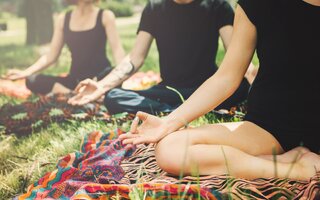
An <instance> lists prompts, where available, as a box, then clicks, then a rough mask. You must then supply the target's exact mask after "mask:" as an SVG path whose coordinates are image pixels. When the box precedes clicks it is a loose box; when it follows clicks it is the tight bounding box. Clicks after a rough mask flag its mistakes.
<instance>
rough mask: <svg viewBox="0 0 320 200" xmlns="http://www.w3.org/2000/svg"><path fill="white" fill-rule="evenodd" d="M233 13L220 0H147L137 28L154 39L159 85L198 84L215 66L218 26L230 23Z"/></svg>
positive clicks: (212, 71) (212, 72)
mask: <svg viewBox="0 0 320 200" xmlns="http://www.w3.org/2000/svg"><path fill="white" fill-rule="evenodd" d="M233 18H234V12H233V9H232V8H231V6H230V5H229V4H228V3H227V2H226V1H224V0H194V1H193V2H191V3H189V4H177V3H175V2H174V1H173V0H150V2H149V3H148V5H147V6H146V8H145V9H144V11H143V13H142V17H141V22H140V26H139V30H138V31H145V32H148V33H150V34H151V35H152V36H153V37H154V38H155V40H156V43H157V47H158V51H159V58H160V72H161V77H162V80H163V82H162V84H164V85H169V86H172V87H180V88H181V87H198V86H200V85H201V84H202V83H203V82H204V81H205V80H206V79H208V78H209V77H210V76H212V75H213V74H214V73H215V72H216V70H217V66H216V63H215V58H216V54H217V49H218V38H219V29H220V28H222V27H224V26H226V25H232V24H233Z"/></svg>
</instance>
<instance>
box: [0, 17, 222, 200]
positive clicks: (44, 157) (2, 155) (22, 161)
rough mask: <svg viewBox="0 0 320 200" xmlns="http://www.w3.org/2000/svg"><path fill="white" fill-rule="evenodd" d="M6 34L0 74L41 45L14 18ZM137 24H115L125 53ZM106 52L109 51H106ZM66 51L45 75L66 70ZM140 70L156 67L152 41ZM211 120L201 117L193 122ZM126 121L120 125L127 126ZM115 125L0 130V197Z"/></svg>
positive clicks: (29, 59)
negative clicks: (17, 132) (23, 132)
mask: <svg viewBox="0 0 320 200" xmlns="http://www.w3.org/2000/svg"><path fill="white" fill-rule="evenodd" d="M8 23H9V30H10V33H11V35H10V34H8V35H5V36H3V35H2V36H1V35H0V36H1V37H0V73H1V74H2V73H4V72H5V71H6V70H8V69H10V68H13V67H16V68H21V69H22V68H25V67H27V66H29V65H30V64H32V63H33V62H34V61H35V60H36V59H37V58H38V57H39V55H40V52H41V51H42V49H43V48H41V47H36V46H24V38H25V31H24V28H25V27H24V26H25V24H24V20H23V19H18V18H14V19H11V20H9V21H8ZM137 26H138V24H137V23H134V24H129V25H123V26H120V27H119V32H120V35H121V39H122V42H123V45H124V47H125V49H126V51H127V52H128V51H129V50H130V49H131V47H132V46H133V44H134V38H135V34H136V29H137ZM108 52H109V50H108ZM223 55H224V51H223V47H222V45H220V48H219V53H218V63H221V60H222V58H223ZM69 65H70V54H69V52H68V50H67V49H66V48H65V49H64V50H63V52H62V55H61V58H60V59H59V61H58V62H57V64H55V66H53V67H51V68H50V69H48V70H46V71H45V73H48V74H55V75H56V74H60V73H63V72H67V71H68V67H69ZM142 70H143V71H148V70H154V71H159V69H158V55H157V50H156V47H155V44H153V46H152V48H151V51H150V53H149V56H148V58H147V60H146V62H145V64H144V66H143V68H142ZM7 102H10V103H18V102H20V100H17V99H12V98H9V97H5V96H0V106H1V105H3V104H4V103H7ZM209 121H210V122H211V121H214V120H210V119H208V118H201V119H199V120H198V121H197V122H195V123H194V124H195V125H199V124H204V123H208V122H209ZM129 124H130V122H128V123H125V124H124V125H123V128H124V129H127V128H128V126H129ZM116 126H117V125H115V124H105V123H103V122H99V121H89V122H78V121H71V122H69V123H62V124H57V123H53V124H51V125H50V126H49V127H48V128H46V129H43V130H40V131H38V132H34V133H33V134H32V135H30V136H27V137H23V138H17V137H15V136H14V135H9V136H7V135H3V134H2V135H1V133H0V199H9V198H11V197H13V196H15V195H17V194H20V193H23V192H25V191H26V188H27V186H28V185H29V184H31V183H33V182H34V181H35V180H37V179H39V178H40V177H41V176H42V175H44V173H45V172H47V171H50V170H52V169H54V167H55V164H56V162H57V160H58V159H59V157H61V156H63V155H65V154H67V153H70V152H74V151H77V150H78V149H79V146H80V142H81V139H82V138H83V136H84V135H85V134H87V133H88V132H90V131H93V130H98V129H99V130H104V131H108V130H111V129H114V128H116Z"/></svg>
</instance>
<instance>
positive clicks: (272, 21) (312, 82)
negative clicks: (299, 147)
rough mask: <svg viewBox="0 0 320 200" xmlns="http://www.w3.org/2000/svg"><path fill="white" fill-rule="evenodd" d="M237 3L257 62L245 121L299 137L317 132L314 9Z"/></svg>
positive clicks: (279, 1)
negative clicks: (251, 30) (253, 37)
mask: <svg viewBox="0 0 320 200" xmlns="http://www.w3.org/2000/svg"><path fill="white" fill-rule="evenodd" d="M239 4H240V6H241V7H242V8H243V10H244V11H245V12H246V14H247V16H248V17H249V19H250V20H251V22H252V23H253V24H254V25H255V26H256V28H257V32H258V40H257V53H258V57H259V60H260V69H259V73H258V75H257V77H256V79H255V81H254V83H253V86H252V88H251V92H250V95H249V100H248V101H249V105H248V115H247V119H248V118H249V119H254V120H255V121H260V122H261V123H263V124H264V126H268V127H275V128H277V129H279V130H286V131H287V132H290V131H298V132H299V133H302V134H304V135H303V136H304V137H306V136H307V135H308V134H311V135H312V134H317V133H319V127H318V126H319V125H318V124H319V113H320V106H319V102H320V95H319V92H320V78H319V67H320V60H319V55H320V54H319V52H320V51H319V47H320V38H319V36H320V29H319V19H320V6H313V5H311V4H308V3H306V2H304V1H303V0H259V1H258V0H240V1H239ZM317 130H318V131H317ZM314 137H315V135H314ZM288 138H289V137H288Z"/></svg>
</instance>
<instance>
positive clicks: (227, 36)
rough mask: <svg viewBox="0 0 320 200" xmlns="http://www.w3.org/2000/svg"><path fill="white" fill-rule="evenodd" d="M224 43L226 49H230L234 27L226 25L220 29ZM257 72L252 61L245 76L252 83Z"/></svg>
mask: <svg viewBox="0 0 320 200" xmlns="http://www.w3.org/2000/svg"><path fill="white" fill-rule="evenodd" d="M219 33H220V36H221V39H222V42H223V45H224V49H225V51H227V50H228V48H229V46H230V42H231V39H232V33H233V27H232V26H230V25H229V26H224V27H222V28H221V29H220V30H219ZM256 74H257V70H256V67H255V66H254V64H253V63H252V62H251V63H250V65H249V68H248V70H247V72H246V74H245V78H246V79H247V80H248V82H249V83H250V84H252V83H253V81H254V79H255V76H256Z"/></svg>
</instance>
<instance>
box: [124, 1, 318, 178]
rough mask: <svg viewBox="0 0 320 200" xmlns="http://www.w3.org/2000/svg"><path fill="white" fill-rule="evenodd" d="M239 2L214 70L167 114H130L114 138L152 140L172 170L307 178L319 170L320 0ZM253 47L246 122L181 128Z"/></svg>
mask: <svg viewBox="0 0 320 200" xmlns="http://www.w3.org/2000/svg"><path fill="white" fill-rule="evenodd" d="M238 4H239V5H238V7H237V10H236V17H235V27H234V34H233V38H232V41H231V44H230V47H229V49H228V52H227V54H226V57H225V59H224V61H223V63H222V65H221V67H220V68H219V70H218V72H217V73H216V74H215V75H213V76H212V77H211V78H209V79H208V80H207V81H206V82H205V83H204V84H203V85H202V86H201V87H200V88H199V89H198V90H197V91H196V92H195V93H194V94H193V95H192V96H191V97H190V98H189V99H188V100H187V101H186V102H185V103H184V104H183V105H181V106H180V107H179V108H178V109H177V110H175V111H174V112H173V113H171V114H170V115H169V116H167V117H165V118H161V119H160V118H157V117H155V116H152V115H149V114H146V113H142V112H139V113H137V118H136V119H135V120H134V122H133V124H132V127H131V131H130V133H127V134H125V135H122V136H121V139H122V140H123V143H124V144H129V143H133V144H140V143H157V146H156V158H157V162H158V164H159V166H160V167H161V168H162V169H163V170H165V171H167V172H169V173H171V174H176V175H177V174H180V172H181V171H182V172H184V173H185V174H188V175H189V174H193V173H196V172H198V173H199V174H200V175H219V174H230V175H232V176H235V177H238V178H246V179H255V178H269V177H273V176H277V177H279V178H286V177H288V178H291V179H297V180H308V179H309V178H310V177H312V176H314V175H315V174H316V172H317V171H320V156H319V155H317V153H319V152H320V151H319V150H320V141H319V139H317V138H319V132H320V129H319V126H318V120H319V117H318V116H319V113H320V109H319V106H318V103H319V102H320V95H318V93H319V91H320V79H319V77H318V73H317V71H318V68H319V66H320V60H319V55H318V54H319V50H317V49H316V47H317V48H318V47H319V46H320V37H319V36H320V29H319V28H317V24H318V19H320V0H305V1H303V0H259V1H257V0H240V1H239V3H238ZM256 49H257V53H258V57H259V59H260V70H259V72H258V75H257V77H256V79H255V81H254V83H253V85H252V88H251V91H250V94H249V99H248V113H247V115H246V117H245V121H243V122H232V123H223V124H215V125H205V126H201V127H198V128H185V129H181V127H183V126H185V124H187V123H189V122H190V121H192V120H194V119H196V118H198V117H199V116H201V115H203V114H205V113H207V112H208V111H210V110H212V109H213V108H215V107H216V106H218V105H219V104H220V103H221V102H223V101H224V100H225V99H226V98H228V97H229V96H230V95H231V94H232V93H233V92H234V91H235V90H236V88H237V87H238V86H239V84H240V82H241V80H242V78H243V75H244V74H245V72H246V70H247V66H248V64H249V62H250V61H251V58H252V56H253V54H254V52H255V50H256ZM213 86H214V87H213ZM139 119H140V120H142V122H143V123H142V124H141V125H140V126H139V125H138V122H139ZM273 156H274V157H275V158H276V161H274V158H273ZM275 169H276V170H275Z"/></svg>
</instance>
